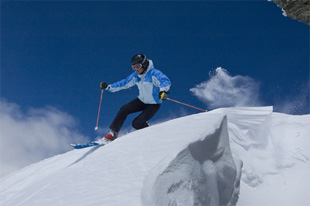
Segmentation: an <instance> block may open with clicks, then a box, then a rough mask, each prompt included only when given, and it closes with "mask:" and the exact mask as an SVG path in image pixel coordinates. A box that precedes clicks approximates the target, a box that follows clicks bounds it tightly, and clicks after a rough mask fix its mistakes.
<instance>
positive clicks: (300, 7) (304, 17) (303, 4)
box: [272, 0, 310, 25]
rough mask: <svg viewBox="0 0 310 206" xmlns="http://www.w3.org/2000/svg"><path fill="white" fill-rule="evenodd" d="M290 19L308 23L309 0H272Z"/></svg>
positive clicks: (309, 22) (309, 19) (309, 21)
mask: <svg viewBox="0 0 310 206" xmlns="http://www.w3.org/2000/svg"><path fill="white" fill-rule="evenodd" d="M272 1H273V2H274V3H276V4H277V5H278V6H279V7H280V8H282V9H283V10H284V11H285V13H286V15H287V16H288V17H290V18H292V19H295V20H298V21H301V22H303V23H305V24H308V25H310V0H272Z"/></svg>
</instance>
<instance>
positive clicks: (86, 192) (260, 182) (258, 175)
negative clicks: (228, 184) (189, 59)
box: [0, 107, 310, 205]
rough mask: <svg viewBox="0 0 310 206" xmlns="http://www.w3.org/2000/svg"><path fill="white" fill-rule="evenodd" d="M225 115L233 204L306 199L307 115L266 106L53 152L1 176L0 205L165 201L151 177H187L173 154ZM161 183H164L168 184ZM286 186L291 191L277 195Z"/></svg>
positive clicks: (185, 119)
mask: <svg viewBox="0 0 310 206" xmlns="http://www.w3.org/2000/svg"><path fill="white" fill-rule="evenodd" d="M225 117H227V127H226V130H227V132H226V133H227V134H229V141H230V147H231V151H232V153H233V154H234V155H235V156H236V157H238V158H239V159H241V160H242V161H243V162H244V166H243V173H242V181H241V191H240V198H239V202H238V205H255V204H265V205H266V203H267V204H268V203H283V202H284V203H286V204H288V203H290V202H294V203H298V204H300V205H307V204H309V200H308V199H306V197H305V192H302V191H301V190H298V188H301V189H303V190H304V191H307V189H309V185H310V183H309V180H304V181H300V179H301V178H298V177H300V175H303V174H306V173H308V174H309V171H310V166H309V159H310V158H309V157H310V155H309V153H308V151H309V144H308V143H309V138H308V136H309V115H304V116H289V115H284V114H276V113H272V107H260V108H227V109H218V110H214V111H211V112H207V113H200V114H196V115H191V116H187V117H183V118H179V119H175V120H171V121H168V122H165V123H162V124H158V125H154V126H152V127H149V128H146V129H143V130H139V131H135V132H132V133H130V134H127V135H125V136H122V137H121V138H119V139H117V140H115V141H114V142H113V143H111V144H108V145H106V146H103V147H96V148H88V149H83V150H72V151H70V152H67V153H65V154H61V155H57V156H55V157H52V158H49V159H46V160H43V161H41V162H38V163H36V164H33V165H30V166H28V167H26V168H24V169H22V170H19V171H17V172H15V173H12V174H10V175H8V176H6V177H4V178H1V179H0V185H1V187H0V198H1V199H0V202H1V203H3V205H142V203H148V201H152V200H154V199H155V200H156V198H157V199H160V198H167V197H168V198H170V196H167V195H168V194H161V196H158V195H157V194H158V193H156V192H155V193H154V190H156V187H155V186H156V184H155V183H156V181H155V182H154V181H153V180H156V178H157V179H158V177H160V174H163V173H161V172H163V171H165V170H167V168H169V165H170V166H171V165H174V166H175V167H178V168H185V169H180V170H178V171H179V173H176V174H181V175H184V174H190V173H186V172H185V171H188V169H186V168H191V167H183V166H182V165H184V164H182V163H184V161H183V160H184V159H182V158H178V157H180V154H185V152H184V151H190V150H189V149H190V148H191V147H192V145H201V144H199V142H204V141H205V140H206V139H207V138H206V137H208V136H212V135H213V134H215V133H216V131H218V130H219V129H221V128H222V131H224V130H223V129H225V127H223V126H221V125H223V122H225V120H226V118H225ZM220 136H221V135H220ZM227 136H228V135H227ZM211 148H212V147H211ZM191 151H192V152H191V154H192V157H194V159H196V160H198V159H199V158H200V157H203V156H204V155H205V154H207V153H208V151H206V153H204V152H203V151H204V150H201V151H202V152H200V153H199V154H198V155H196V156H195V154H194V153H193V151H196V150H193V149H192V150H191ZM185 156H186V157H190V156H188V155H185ZM195 157H196V158H195ZM189 162H193V161H192V160H191V161H189ZM198 162H199V161H198ZM209 168H210V167H209ZM194 171H195V170H194ZM207 171H209V170H207ZM168 180H169V178H168ZM200 180H201V179H200ZM164 183H166V184H165V185H162V186H163V187H165V186H166V188H168V187H169V184H171V182H169V181H168V182H163V183H162V184H164ZM153 186H154V187H153ZM154 188H155V189H154ZM170 188H171V187H170ZM278 188H281V191H280V190H278ZM153 189H154V190H153ZM213 189H214V188H213ZM295 189H297V190H295ZM182 191H183V190H182ZM203 191H204V190H203ZM214 191H215V190H213V192H214ZM286 191H287V192H289V193H290V194H292V196H286V197H283V195H282V194H283V193H286ZM190 192H193V191H192V190H187V191H185V194H189V193H190ZM154 194H155V195H154ZM175 194H176V193H175ZM180 195H182V196H183V195H184V193H180ZM294 195H295V196H296V195H297V197H298V199H296V198H295V197H294ZM262 196H263V197H267V198H262ZM179 197H181V196H178V195H177V196H175V198H179ZM279 197H281V199H279ZM184 201H187V200H184ZM183 203H184V202H183ZM154 204H155V203H154ZM179 205H182V202H179ZM183 205H184V204H183ZM284 205H285V204H284Z"/></svg>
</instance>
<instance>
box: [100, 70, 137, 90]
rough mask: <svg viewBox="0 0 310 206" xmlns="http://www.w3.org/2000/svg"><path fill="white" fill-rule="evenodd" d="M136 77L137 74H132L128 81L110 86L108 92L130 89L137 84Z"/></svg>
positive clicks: (121, 81)
mask: <svg viewBox="0 0 310 206" xmlns="http://www.w3.org/2000/svg"><path fill="white" fill-rule="evenodd" d="M136 79H137V78H136V75H135V73H132V74H131V75H129V76H128V77H127V78H126V79H123V80H120V81H118V82H115V83H113V84H109V85H108V86H107V88H106V90H108V91H110V92H117V91H120V90H122V89H128V88H130V87H132V86H134V85H135V83H136Z"/></svg>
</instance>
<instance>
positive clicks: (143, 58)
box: [131, 54, 149, 69]
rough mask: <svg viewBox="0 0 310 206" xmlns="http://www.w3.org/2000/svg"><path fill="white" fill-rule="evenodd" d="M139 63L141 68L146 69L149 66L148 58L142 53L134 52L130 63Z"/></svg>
mask: <svg viewBox="0 0 310 206" xmlns="http://www.w3.org/2000/svg"><path fill="white" fill-rule="evenodd" d="M135 64H141V65H142V67H143V69H147V68H148V66H149V60H148V59H147V58H146V56H145V55H144V54H136V55H134V56H133V57H132V58H131V65H135Z"/></svg>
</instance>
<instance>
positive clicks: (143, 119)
mask: <svg viewBox="0 0 310 206" xmlns="http://www.w3.org/2000/svg"><path fill="white" fill-rule="evenodd" d="M131 67H132V69H133V70H134V72H133V73H132V74H130V75H129V76H128V77H127V78H126V79H123V80H121V81H118V82H116V83H113V84H109V85H108V84H107V83H105V82H101V83H100V88H101V89H102V90H107V91H110V92H117V91H119V90H122V89H128V88H130V87H132V86H134V85H137V86H138V89H139V96H138V98H136V99H134V100H132V101H131V102H129V103H127V104H125V105H123V106H122V107H121V108H120V110H119V111H118V113H117V115H116V117H115V118H114V120H113V122H112V123H111V125H110V132H109V133H108V134H107V135H105V136H104V137H103V138H102V140H103V141H113V140H115V139H116V138H117V135H118V132H119V131H120V129H121V127H122V125H123V123H124V121H125V120H126V118H127V116H128V115H129V114H132V113H136V112H141V113H140V114H139V115H138V116H137V117H136V118H135V119H134V120H133V122H132V126H133V127H134V128H135V129H142V128H145V127H148V126H149V125H148V123H147V121H148V120H150V119H151V118H152V117H153V116H154V115H155V114H156V113H157V111H158V110H159V108H160V105H161V103H162V101H163V100H166V99H167V93H168V91H169V89H170V86H171V82H170V80H169V78H168V77H167V76H166V75H165V74H163V73H162V72H161V71H159V70H157V69H155V68H154V65H153V62H152V60H150V59H147V58H146V56H145V55H144V54H136V55H134V56H133V57H132V59H131Z"/></svg>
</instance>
